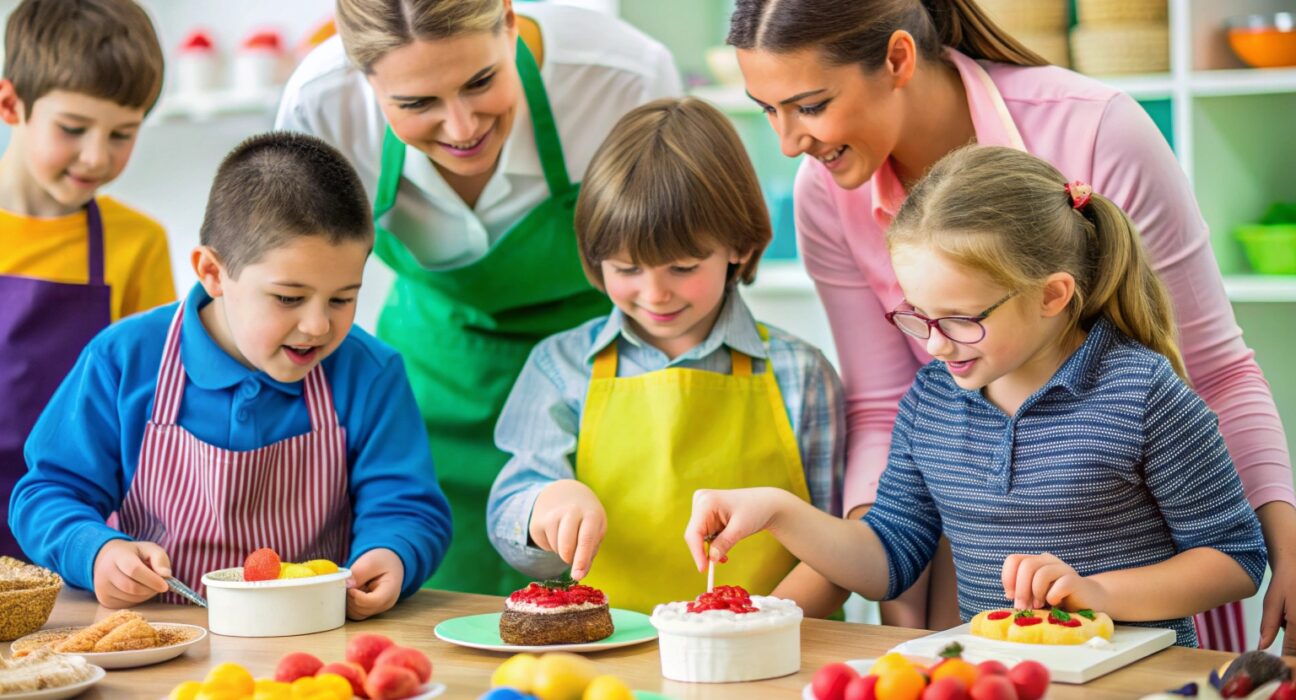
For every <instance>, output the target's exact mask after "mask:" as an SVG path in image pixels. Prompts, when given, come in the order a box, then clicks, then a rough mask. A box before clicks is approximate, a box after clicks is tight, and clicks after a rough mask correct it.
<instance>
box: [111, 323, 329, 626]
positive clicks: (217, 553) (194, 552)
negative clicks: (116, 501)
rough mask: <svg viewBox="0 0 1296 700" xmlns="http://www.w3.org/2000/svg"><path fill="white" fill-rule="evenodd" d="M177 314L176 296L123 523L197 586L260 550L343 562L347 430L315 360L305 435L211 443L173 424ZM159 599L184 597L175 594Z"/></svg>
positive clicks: (178, 371)
mask: <svg viewBox="0 0 1296 700" xmlns="http://www.w3.org/2000/svg"><path fill="white" fill-rule="evenodd" d="M183 319H184V303H181V304H180V305H179V308H177V309H176V313H175V317H174V318H173V319H172V320H171V328H170V330H169V331H168V332H167V340H166V347H165V349H164V350H163V352H162V366H161V368H159V370H158V382H157V389H156V391H155V392H154V395H153V415H152V417H151V418H150V420H149V423H148V426H147V427H146V428H145V430H144V442H143V445H142V446H141V447H140V459H139V466H138V467H137V468H136V471H135V477H134V479H133V480H132V481H131V486H130V490H129V491H128V492H127V493H126V498H125V500H124V502H123V503H122V508H121V518H120V523H121V524H120V527H121V530H122V531H123V532H125V533H127V534H129V535H130V536H132V537H134V538H136V539H138V540H146V541H150V542H156V543H157V544H159V545H160V546H161V547H162V548H163V549H165V550H166V552H167V554H168V555H169V556H170V557H171V568H172V572H173V574H174V575H175V577H176V578H178V579H180V580H181V581H183V582H185V583H186V584H188V585H189V586H191V587H193V588H194V589H196V590H198V591H199V592H200V593H203V592H204V591H203V588H202V587H201V586H200V581H201V579H202V575H203V574H204V573H206V572H209V571H213V570H216V569H223V568H227V567H231V566H242V565H243V560H244V559H245V558H246V557H247V555H248V554H250V553H251V552H252V551H254V550H256V549H259V548H261V547H270V548H272V549H274V550H275V551H276V552H278V553H279V556H280V557H281V558H282V559H283V561H286V562H288V561H296V562H301V561H307V560H310V559H332V560H333V561H335V562H338V563H339V564H341V563H342V562H343V561H345V559H346V557H347V552H348V550H349V549H350V543H351V502H350V497H349V494H348V491H347V459H346V430H345V429H344V428H343V427H342V426H341V425H339V424H338V418H337V411H336V410H334V407H333V395H332V392H331V391H330V390H329V386H328V381H327V380H326V379H325V378H324V370H323V368H322V367H320V366H318V365H316V366H315V368H314V369H312V370H311V372H310V373H309V374H307V375H306V378H305V379H304V380H303V381H304V382H305V387H304V392H303V393H304V394H305V398H306V408H307V409H308V411H309V412H310V422H311V431H310V432H309V433H306V434H304V435H298V436H297V437H292V438H288V439H286V440H281V441H279V442H276V443H274V444H272V445H268V446H266V447H261V448H258V449H255V450H248V451H245V452H236V451H232V450H225V449H221V448H219V447H216V446H214V445H209V444H207V443H205V442H203V441H201V440H199V439H198V438H196V437H194V436H193V434H191V433H190V432H189V431H187V430H185V429H184V428H182V427H180V426H179V425H177V424H176V418H177V416H178V415H179V413H180V400H181V397H182V396H183V395H184V381H185V372H184V365H183V363H182V362H181V359H180V328H181V325H182V321H183ZM161 600H163V601H164V602H168V603H183V602H185V601H184V600H183V599H182V598H180V597H179V596H177V595H175V594H174V593H167V594H164V595H163V597H162V598H161Z"/></svg>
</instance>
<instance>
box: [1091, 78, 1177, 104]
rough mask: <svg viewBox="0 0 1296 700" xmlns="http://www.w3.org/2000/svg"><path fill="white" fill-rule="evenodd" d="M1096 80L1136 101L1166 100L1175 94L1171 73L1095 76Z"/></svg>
mask: <svg viewBox="0 0 1296 700" xmlns="http://www.w3.org/2000/svg"><path fill="white" fill-rule="evenodd" d="M1091 77H1093V78H1094V79H1095V80H1099V81H1102V83H1103V84H1105V85H1110V86H1111V87H1114V88H1116V89H1117V90H1120V91H1121V92H1124V93H1127V94H1129V96H1130V97H1133V98H1134V99H1136V100H1164V99H1168V98H1170V97H1172V96H1173V95H1174V92H1175V83H1174V79H1173V78H1172V77H1171V76H1170V74H1169V73H1150V74H1147V75H1108V76H1104V75H1095V76H1091Z"/></svg>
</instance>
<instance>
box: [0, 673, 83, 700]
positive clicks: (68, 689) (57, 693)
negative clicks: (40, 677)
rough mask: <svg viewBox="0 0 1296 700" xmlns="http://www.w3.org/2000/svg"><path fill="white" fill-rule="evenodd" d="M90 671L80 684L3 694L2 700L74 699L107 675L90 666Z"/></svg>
mask: <svg viewBox="0 0 1296 700" xmlns="http://www.w3.org/2000/svg"><path fill="white" fill-rule="evenodd" d="M90 671H91V673H90V677H89V678H87V679H85V680H83V681H81V682H80V683H71V684H69V685H63V686H59V687H57V688H46V689H44V690H33V691H30V692H26V693H5V695H4V696H3V697H4V700H62V698H74V697H76V696H78V695H80V694H81V693H84V692H85V691H86V690H87V689H89V688H90V686H92V685H94V684H95V683H98V682H99V681H101V680H103V679H104V676H106V675H108V672H107V671H105V670H103V669H102V668H99V667H98V666H93V665H92V666H91V667H90Z"/></svg>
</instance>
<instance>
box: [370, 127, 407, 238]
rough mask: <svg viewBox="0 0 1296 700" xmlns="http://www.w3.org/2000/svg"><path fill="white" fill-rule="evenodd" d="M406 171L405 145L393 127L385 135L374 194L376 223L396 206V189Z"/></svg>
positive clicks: (388, 128)
mask: <svg viewBox="0 0 1296 700" xmlns="http://www.w3.org/2000/svg"><path fill="white" fill-rule="evenodd" d="M404 169H405V143H404V142H403V141H401V140H400V139H398V138H396V134H394V133H392V130H391V127H390V126H388V127H387V131H386V132H385V133H384V134H383V145H382V164H381V165H380V166H379V173H378V191H377V192H376V193H375V194H374V212H373V217H374V221H377V220H378V219H379V218H381V217H382V215H383V214H386V213H387V212H389V211H391V208H392V207H393V206H395V205H396V189H397V188H398V187H400V179H401V171H402V170H404Z"/></svg>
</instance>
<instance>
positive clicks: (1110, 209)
mask: <svg viewBox="0 0 1296 700" xmlns="http://www.w3.org/2000/svg"><path fill="white" fill-rule="evenodd" d="M887 243H888V246H889V248H890V251H891V254H892V259H893V264H894V268H895V270H896V275H897V277H898V278H899V281H900V286H901V289H902V290H903V292H904V295H905V297H904V299H905V301H904V303H902V304H900V305H899V306H897V308H895V309H894V310H892V311H891V312H889V313H887V314H886V316H885V317H886V319H887V320H889V321H890V322H891V323H892V324H893V325H894V326H895V327H896V328H897V329H899V330H900V331H902V332H904V333H906V334H908V335H910V336H912V337H914V338H915V339H918V340H921V341H922V342H923V344H924V347H925V348H926V349H927V351H928V352H930V353H931V354H932V356H933V357H934V358H935V360H933V361H932V362H931V363H929V364H928V365H927V366H926V367H924V368H923V369H922V370H920V371H919V372H918V376H917V378H916V379H915V380H914V383H913V386H912V387H910V389H909V391H908V392H907V393H906V395H905V397H904V398H903V399H902V400H901V402H900V411H899V415H898V417H897V420H896V427H895V431H894V432H893V434H892V443H891V445H892V446H891V454H890V457H889V459H888V462H887V468H886V471H884V472H883V475H882V483H881V484H880V486H879V490H878V501H877V503H875V504H874V506H873V508H872V509H871V510H870V511H869V512H868V514H867V516H866V517H865V518H864V519H863V522H862V523H861V522H857V521H849V520H843V521H835V520H833V519H832V518H830V517H826V516H824V515H822V514H819V513H816V512H813V511H812V510H810V509H807V508H803V507H800V505H799V504H797V503H793V502H792V501H791V500H789V499H787V498H786V497H784V496H783V495H782V494H777V493H774V492H770V491H767V490H759V489H751V490H746V491H728V492H725V491H702V492H699V493H698V494H697V495H696V496H695V500H694V512H693V517H692V520H691V521H690V523H689V528H688V530H687V531H686V532H687V534H686V539H687V540H688V543H689V546H690V548H691V549H692V551H693V556H694V559H695V561H696V563H697V565H698V566H699V567H700V566H701V565H702V563H703V554H702V552H703V550H702V541H703V539H704V537H705V536H707V535H710V534H713V533H719V534H718V537H717V538H716V539H715V541H714V542H713V543H712V546H711V552H710V556H711V557H712V558H717V557H723V556H724V555H725V553H726V552H727V551H728V549H729V547H731V546H732V545H733V544H734V543H735V542H737V541H738V540H740V539H742V538H743V537H745V536H747V535H748V534H751V533H754V532H759V531H761V530H766V529H768V530H769V531H770V532H771V533H773V535H774V536H775V537H776V538H777V539H778V540H779V541H780V542H782V543H783V544H784V545H786V546H787V547H788V549H789V550H791V551H792V553H793V555H795V556H797V557H798V558H800V559H801V560H802V561H803V562H805V563H807V564H808V565H809V566H811V567H813V568H815V569H817V570H818V571H820V572H821V573H822V574H823V575H824V576H826V577H827V578H828V579H829V580H830V581H832V582H834V583H836V584H837V585H841V586H844V587H847V588H849V589H852V590H855V591H858V592H860V593H861V594H862V595H865V596H867V597H870V598H883V597H887V598H890V597H894V596H896V595H897V594H899V593H900V592H902V591H904V590H905V589H906V588H907V587H908V586H909V585H910V584H912V583H913V581H914V580H915V579H916V578H917V577H918V575H919V574H920V573H921V572H922V571H923V569H924V568H925V567H926V566H927V564H928V563H929V562H930V560H931V558H932V556H933V554H934V552H935V551H936V544H937V540H938V539H939V537H940V536H941V534H942V533H943V534H944V535H945V536H946V537H947V538H948V540H949V542H950V545H951V547H952V549H953V554H954V566H955V570H956V572H957V579H958V591H959V607H960V610H959V612H960V615H961V617H962V618H963V619H964V620H968V619H970V618H971V617H972V616H973V615H975V614H976V613H977V612H980V611H981V610H985V609H989V608H995V607H1002V605H1003V603H1004V602H1005V599H1006V600H1008V601H1011V602H1012V604H1013V606H1014V607H1017V608H1026V607H1039V606H1042V605H1054V606H1060V607H1063V608H1066V609H1069V610H1076V609H1083V608H1092V609H1095V610H1103V611H1105V612H1107V613H1108V614H1110V615H1111V616H1112V618H1113V619H1116V620H1118V621H1121V622H1127V623H1136V624H1140V623H1146V624H1152V625H1156V626H1164V627H1168V628H1171V629H1174V630H1175V631H1176V633H1177V634H1178V643H1179V644H1181V645H1185V646H1196V644H1197V637H1196V634H1195V632H1194V629H1193V626H1192V623H1191V622H1190V620H1189V619H1188V616H1189V615H1193V614H1195V613H1198V612H1201V611H1203V610H1207V609H1210V608H1212V607H1214V606H1217V605H1220V604H1223V603H1226V602H1229V601H1232V600H1237V599H1239V598H1243V597H1246V596H1249V595H1251V594H1252V593H1253V592H1254V591H1255V590H1256V587H1257V585H1258V584H1259V582H1260V578H1261V576H1262V575H1263V573H1264V568H1265V560H1266V553H1265V548H1264V542H1263V540H1262V538H1261V534H1260V526H1259V523H1258V521H1257V519H1256V516H1255V514H1254V513H1253V512H1252V510H1251V508H1250V507H1249V506H1248V505H1247V502H1246V499H1245V498H1244V496H1243V493H1242V486H1241V482H1240V480H1239V479H1238V476H1237V473H1236V472H1235V471H1234V469H1233V466H1232V463H1231V461H1230V460H1229V456H1228V451H1227V450H1226V449H1225V446H1224V441H1223V439H1222V438H1221V437H1220V434H1219V431H1218V429H1217V427H1216V421H1215V417H1214V414H1212V413H1211V411H1210V409H1209V408H1207V407H1206V405H1205V404H1204V403H1203V402H1202V401H1201V400H1200V399H1199V398H1198V397H1197V396H1196V395H1195V394H1194V393H1193V392H1192V391H1191V390H1190V389H1189V388H1188V387H1187V385H1186V384H1185V383H1184V381H1183V376H1184V369H1183V362H1182V360H1181V358H1180V355H1179V351H1178V348H1177V347H1176V345H1175V342H1174V340H1173V339H1174V325H1173V320H1172V318H1171V316H1172V313H1171V307H1170V301H1169V297H1168V295H1167V294H1166V291H1165V288H1164V287H1163V286H1162V284H1161V282H1160V280H1159V279H1158V278H1157V277H1156V275H1155V273H1153V271H1152V270H1151V268H1150V267H1149V265H1148V263H1147V260H1146V256H1145V253H1144V251H1143V248H1142V245H1141V244H1140V242H1139V238H1138V234H1137V232H1136V231H1135V229H1134V226H1133V224H1132V223H1131V222H1130V221H1129V219H1128V218H1127V217H1126V216H1125V214H1124V213H1123V212H1121V210H1120V209H1119V208H1118V207H1117V206H1116V205H1115V204H1113V203H1112V202H1111V201H1110V200H1108V199H1107V198H1105V197H1103V196H1101V195H1098V194H1093V193H1091V190H1090V189H1089V188H1088V186H1085V185H1081V184H1080V183H1071V184H1070V185H1067V184H1066V183H1065V180H1064V179H1063V177H1062V175H1061V173H1059V172H1058V171H1057V170H1056V169H1054V168H1053V167H1052V166H1050V165H1048V164H1047V163H1045V162H1043V161H1042V160H1040V159H1038V158H1035V157H1033V156H1030V155H1027V154H1025V153H1022V152H1020V151H1017V150H1013V149H1008V148H993V147H972V148H965V149H961V150H958V151H955V152H954V153H952V154H951V155H949V156H947V157H946V158H944V159H942V160H941V161H940V162H939V163H938V164H937V165H936V167H935V168H933V170H932V172H931V174H930V175H929V176H928V177H927V178H926V179H924V180H923V181H922V182H921V183H919V184H918V185H917V186H916V187H915V188H914V190H913V192H912V193H911V194H910V196H909V199H908V201H907V202H906V203H905V205H904V207H903V208H902V209H901V210H900V212H899V214H898V216H897V217H896V220H895V222H894V223H893V224H892V226H891V229H890V231H889V232H888V235H887ZM847 553H849V554H847ZM1185 582H1191V584H1187V585H1186V584H1185Z"/></svg>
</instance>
